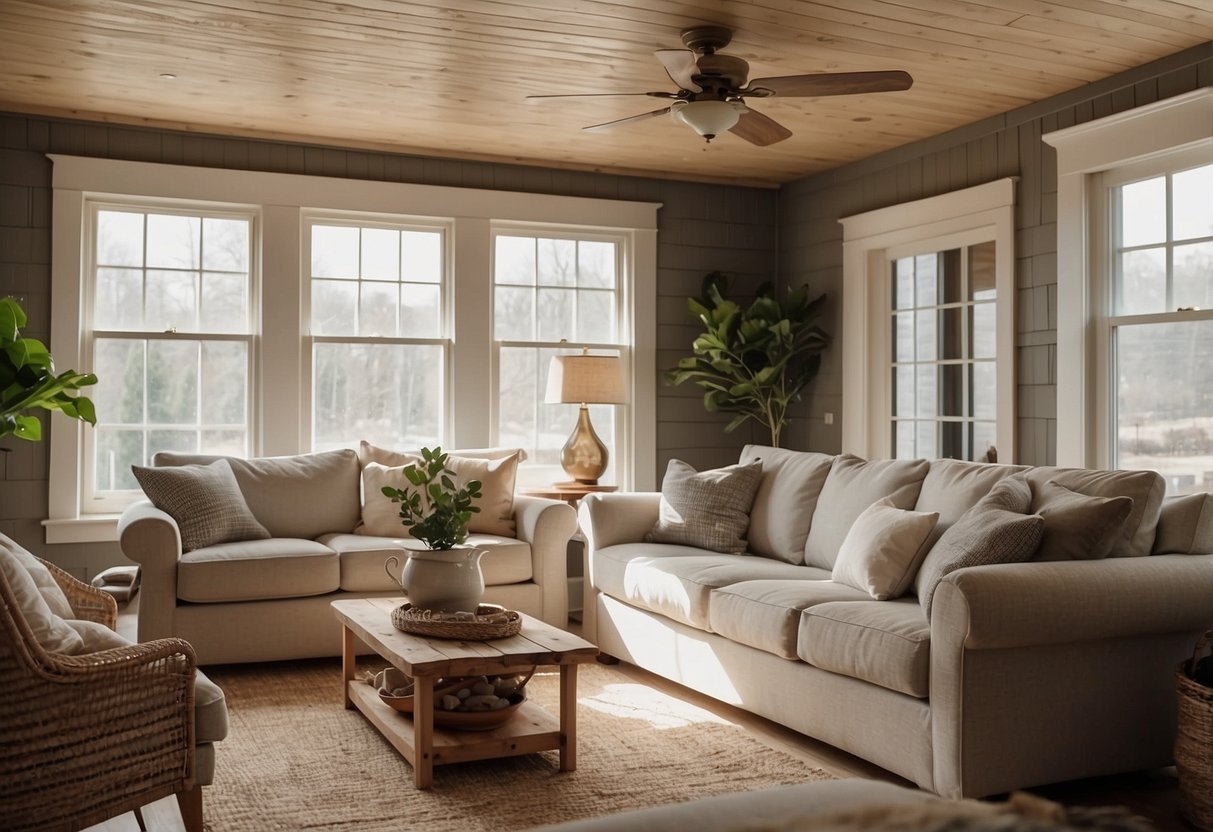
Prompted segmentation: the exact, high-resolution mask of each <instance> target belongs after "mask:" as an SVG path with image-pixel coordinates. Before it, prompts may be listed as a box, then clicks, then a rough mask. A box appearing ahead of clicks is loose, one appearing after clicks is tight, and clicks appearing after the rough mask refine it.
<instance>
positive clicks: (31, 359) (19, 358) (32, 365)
mask: <svg viewBox="0 0 1213 832" xmlns="http://www.w3.org/2000/svg"><path fill="white" fill-rule="evenodd" d="M27 320H28V319H27V318H26V315H25V310H24V309H22V308H21V304H19V303H17V301H16V300H14V299H13V298H0V438H3V437H5V436H10V435H11V436H16V437H17V438H18V439H27V440H29V441H31V442H37V441H38V440H40V439H41V438H42V423H41V422H39V421H38V419H37V417H35V416H33V415H32V414H30V413H29V411H30V410H33V409H35V408H41V409H42V410H58V411H59V412H60V413H62V414H64V415H65V416H70V417H71V418H73V419H79V420H80V421H81V422H88V423H89V424H90V425H96V424H97V412H96V410H95V409H94V407H93V403H92V401H91V400H90V399H88V398H86V397H84V396H81V395H73V393H74V391H76V390H79V389H80V388H81V387H87V386H89V385H91V384H96V383H97V377H96V376H95V375H93V374H92V373H78V372H76V371H75V370H67V371H65V372H62V373H59V374H58V375H56V374H55V363H54V361H53V360H52V358H51V354H50V351H49V350H48V349H47V348H46V346H45V345H44V344H43V343H42V342H41V341H38V340H36V339H34V338H22V337H21V327H23V326H25V324H26V323H27Z"/></svg>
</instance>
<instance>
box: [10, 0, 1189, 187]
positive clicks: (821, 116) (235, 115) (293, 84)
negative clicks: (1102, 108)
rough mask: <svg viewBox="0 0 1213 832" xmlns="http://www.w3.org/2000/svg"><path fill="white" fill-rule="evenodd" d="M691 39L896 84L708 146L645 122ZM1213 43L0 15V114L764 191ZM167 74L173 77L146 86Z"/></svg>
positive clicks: (622, 8)
mask: <svg viewBox="0 0 1213 832" xmlns="http://www.w3.org/2000/svg"><path fill="white" fill-rule="evenodd" d="M696 24H716V25H725V26H729V27H731V28H732V29H733V30H734V34H733V41H732V43H730V44H729V46H727V47H725V48H724V49H723V50H722V52H723V53H724V54H727V55H732V56H736V57H740V58H743V59H745V60H746V61H748V62H749V63H750V78H761V77H770V76H778V75H794V74H801V73H815V72H853V71H865V70H886V69H904V70H906V71H908V72H909V73H910V74H911V75H913V76H914V78H915V83H914V86H913V87H912V88H911V89H909V90H906V91H903V92H895V93H882V94H868V95H853V96H826V97H819V98H787V99H783V98H778V97H776V98H771V99H765V100H757V99H751V103H752V104H753V105H754V109H756V110H758V111H759V112H761V113H763V114H764V115H767V116H769V117H770V118H773V119H775V120H776V121H778V122H779V123H780V124H783V125H784V126H786V127H787V128H788V129H790V130H791V131H792V133H793V135H792V137H791V138H790V139H788V140H786V141H783V142H780V143H777V144H774V145H770V146H768V147H756V146H752V145H749V144H748V143H746V142H744V141H743V140H741V139H739V138H737V137H736V136H732V135H727V136H722V137H720V138H718V139H717V140H715V141H714V142H712V143H711V144H710V145H708V144H705V143H704V142H703V141H702V140H701V139H700V138H699V137H698V136H696V135H695V134H694V133H693V132H692V131H691V130H690V128H688V127H686V126H685V125H682V124H679V123H676V122H674V121H673V119H671V118H669V117H658V118H653V119H649V120H647V121H642V122H637V123H634V124H631V125H628V126H626V127H621V128H619V129H618V130H614V131H609V132H606V133H588V132H585V131H583V130H581V129H580V128H582V127H584V126H588V125H591V124H599V123H603V122H607V121H613V120H616V119H621V118H626V117H628V116H632V115H637V114H640V113H645V112H649V111H652V110H656V109H658V108H661V107H663V106H665V105H666V104H667V103H668V102H666V101H664V100H661V99H654V98H648V97H645V96H602V97H593V98H572V99H549V100H544V101H540V102H535V101H530V102H528V101H527V100H526V96H527V95H528V94H547V95H551V94H562V93H597V92H646V91H673V90H674V89H675V85H674V84H673V82H671V81H670V80H669V78H668V77H667V76H666V74H665V72H664V70H663V69H662V67H661V65H660V64H659V63H658V62H657V61H656V59H655V58H654V57H653V54H652V53H653V51H654V50H656V49H663V48H666V49H669V48H678V47H679V46H680V45H681V44H680V41H679V33H680V31H681V30H682V29H683V28H686V27H688V26H691V25H696ZM1210 38H1213V3H1208V2H1203V0H1201V1H1200V2H1197V0H1190V2H1179V0H1132V2H1129V0H808V1H806V0H753V2H740V0H714V2H704V3H691V2H682V1H681V0H612V1H611V2H605V1H604V0H419V1H418V2H407V3H406V2H398V0H346V1H345V2H338V1H337V0H105V2H88V1H87V0H0V109H3V110H11V111H16V112H28V113H36V114H42V115H60V116H67V117H74V118H86V119H99V120H103V121H107V122H112V123H126V124H136V125H148V126H158V127H165V128H171V129H184V130H189V131H194V132H208V133H222V134H231V135H242V136H250V137H263V138H275V139H287V140H294V141H301V142H305V143H307V142H312V143H317V144H337V145H344V146H350V147H361V148H369V149H382V150H397V151H399V152H404V153H420V154H430V155H439V156H450V157H453V158H463V159H486V160H495V161H501V160H505V161H516V162H521V163H525V164H536V165H549V166H555V167H566V168H578V169H585V170H608V171H618V172H620V173H637V174H644V175H652V176H661V177H672V178H683V179H690V180H711V181H731V182H738V183H746V184H767V185H774V184H778V183H782V182H787V181H790V180H794V179H798V178H801V177H803V176H807V175H810V174H812V173H816V172H819V171H821V170H826V169H829V168H831V167H834V166H837V165H842V164H846V163H847V162H850V161H855V160H857V159H861V158H864V157H866V156H869V155H872V154H875V153H879V152H880V151H882V150H887V149H889V148H893V147H897V146H899V145H902V144H905V143H908V142H912V141H915V140H917V139H921V138H925V137H928V136H931V135H935V134H938V133H941V132H945V131H947V130H949V129H952V128H955V127H960V126H963V125H965V124H968V123H971V122H974V121H979V120H981V119H983V118H986V117H988V116H991V115H995V114H998V113H1001V112H1005V111H1007V110H1011V109H1014V108H1016V107H1020V106H1023V105H1026V104H1030V103H1032V102H1034V101H1039V100H1041V99H1044V98H1047V97H1050V96H1052V95H1055V94H1057V93H1061V92H1065V91H1067V90H1071V89H1074V88H1077V87H1080V86H1082V85H1084V84H1087V83H1090V82H1092V81H1096V80H1099V79H1101V78H1105V77H1108V76H1110V75H1114V74H1116V73H1119V72H1122V71H1124V70H1126V69H1130V68H1132V67H1135V66H1139V65H1141V64H1143V63H1147V62H1149V61H1151V60H1155V59H1158V58H1161V57H1165V56H1166V55H1170V54H1173V53H1175V52H1178V51H1180V50H1182V49H1185V48H1187V47H1190V46H1194V45H1196V44H1199V43H1202V42H1205V41H1207V40H1209V39H1210ZM161 73H172V74H175V75H176V76H177V78H176V79H175V80H166V79H163V78H161V77H160V76H161Z"/></svg>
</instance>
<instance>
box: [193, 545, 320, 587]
mask: <svg viewBox="0 0 1213 832" xmlns="http://www.w3.org/2000/svg"><path fill="white" fill-rule="evenodd" d="M340 583H341V566H340V559H339V558H338V557H337V553H336V552H334V551H333V550H332V549H330V548H329V547H327V546H325V545H323V544H321V543H317V542H316V541H314V540H299V539H297V538H291V537H287V538H277V537H275V538H271V539H269V540H247V541H243V542H240V543H221V544H219V545H218V546H208V547H206V548H204V549H195V550H194V551H192V552H187V553H186V554H184V555H182V556H181V560H180V561H178V563H177V597H178V598H180V599H181V600H182V601H199V602H214V601H261V600H265V599H267V598H302V597H305V596H308V595H323V594H324V593H326V592H333V591H334V590H336V589H337V588H338V586H340Z"/></svg>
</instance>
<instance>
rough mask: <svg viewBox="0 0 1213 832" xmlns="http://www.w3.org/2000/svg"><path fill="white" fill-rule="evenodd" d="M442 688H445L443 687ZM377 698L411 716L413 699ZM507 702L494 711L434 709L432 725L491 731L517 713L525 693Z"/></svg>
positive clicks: (435, 693)
mask: <svg viewBox="0 0 1213 832" xmlns="http://www.w3.org/2000/svg"><path fill="white" fill-rule="evenodd" d="M463 684H464V683H463V682H462V681H457V682H456V684H455V686H454V687H448V688H447V690H445V691H444V692H446V693H453V692H454V691H457V690H459V688H460V687H462V686H463ZM444 687H447V686H445V685H444ZM440 696H441V694H439V693H438V691H437V690H435V691H434V698H435V700H437V699H438V698H440ZM379 698H380V700H382V701H383V703H384V704H386V705H388V706H390V707H392V708H395V709H396V710H397V711H399V712H400V713H402V714H406V715H407V716H409V717H411V716H412V715H413V697H411V696H385V695H384V694H382V693H381V694H379ZM509 700H510V704H509V705H506V706H505V707H504V708H498V709H497V710H495V711H444V710H442V709H441V708H434V725H436V726H438V727H441V728H453V729H455V730H456V731H491V730H493V729H494V728H497V727H498V726H501V725H504V724H505V723H507V722H509V721H510V719H511V717H513V716H514V714H516V713H518V709H519V708H521V707H522V703H523V702H525V701H526V692H525V691H521V690H520V691H516V692H514V693H512V694H510V696H509Z"/></svg>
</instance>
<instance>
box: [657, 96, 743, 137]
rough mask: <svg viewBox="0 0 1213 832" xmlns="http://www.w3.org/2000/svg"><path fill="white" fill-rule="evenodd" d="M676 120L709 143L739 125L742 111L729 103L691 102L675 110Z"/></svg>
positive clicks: (708, 100) (713, 101)
mask: <svg viewBox="0 0 1213 832" xmlns="http://www.w3.org/2000/svg"><path fill="white" fill-rule="evenodd" d="M673 114H674V118H676V119H677V120H679V121H681V122H683V123H684V124H686V125H688V126H689V127H690V128H691V129H692V130H694V131H695V132H696V133H698V134H699V135H701V136H703V137H704V138H705V139H707V140H708V141H711V140H712V139H714V138H716V137H717V136H719V135H720V134H721V133H723V132H725V131H726V130H728V129H730V128H731V127H733V125H735V124H737V122H738V120H739V119H740V118H741V110H740V109H739V108H738V107H737V106H736V105H734V104H733V103H732V102H729V101H717V100H715V99H706V100H703V101H691V102H688V103H686V104H683V105H681V106H676V107H675V108H674V110H673Z"/></svg>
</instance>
